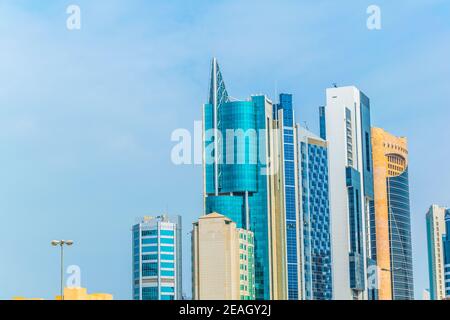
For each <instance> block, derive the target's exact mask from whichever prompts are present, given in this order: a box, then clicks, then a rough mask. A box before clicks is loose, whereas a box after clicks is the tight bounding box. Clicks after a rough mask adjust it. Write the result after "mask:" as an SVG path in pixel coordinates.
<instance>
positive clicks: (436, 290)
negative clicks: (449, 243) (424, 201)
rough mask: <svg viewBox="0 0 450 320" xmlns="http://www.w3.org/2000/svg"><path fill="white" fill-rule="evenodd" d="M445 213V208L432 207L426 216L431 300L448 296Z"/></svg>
mask: <svg viewBox="0 0 450 320" xmlns="http://www.w3.org/2000/svg"><path fill="white" fill-rule="evenodd" d="M445 212H446V209H445V208H443V207H440V206H437V205H432V206H431V207H430V209H429V210H428V212H427V214H426V223H427V244H428V274H429V277H430V299H431V300H443V299H444V298H445V296H446V294H445V273H444V270H445V268H444V244H443V239H444V236H445V235H446V233H447V231H446V224H445Z"/></svg>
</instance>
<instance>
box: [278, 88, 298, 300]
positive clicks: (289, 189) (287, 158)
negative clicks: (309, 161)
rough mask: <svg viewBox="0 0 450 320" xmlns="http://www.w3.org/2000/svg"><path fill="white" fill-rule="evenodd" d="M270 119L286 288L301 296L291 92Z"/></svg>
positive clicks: (294, 296) (292, 295)
mask: <svg viewBox="0 0 450 320" xmlns="http://www.w3.org/2000/svg"><path fill="white" fill-rule="evenodd" d="M274 119H276V120H277V122H278V127H279V128H280V135H279V137H280V139H281V141H280V143H279V145H280V147H281V149H282V150H281V151H280V154H282V156H283V157H282V161H280V170H281V175H280V180H281V181H280V184H281V185H282V186H283V190H282V191H283V200H284V217H285V219H286V221H285V227H286V230H285V236H286V249H285V252H286V258H285V263H286V271H287V276H286V282H287V283H286V288H287V298H288V299H289V300H299V299H301V298H302V259H301V222H300V219H301V218H300V208H299V207H300V206H299V198H298V197H299V187H298V186H299V184H298V181H299V176H298V172H299V168H298V154H299V153H298V141H297V126H296V125H295V122H294V119H295V116H294V108H293V102H292V95H291V94H284V93H283V94H280V96H279V103H278V104H276V105H274Z"/></svg>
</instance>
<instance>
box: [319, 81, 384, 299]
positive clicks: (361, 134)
mask: <svg viewBox="0 0 450 320" xmlns="http://www.w3.org/2000/svg"><path fill="white" fill-rule="evenodd" d="M326 96H327V104H326V106H325V107H322V108H321V110H320V114H321V121H320V123H321V134H322V138H323V139H326V140H327V141H328V157H329V163H330V168H329V191H330V213H331V244H332V250H331V251H332V255H333V263H332V269H333V273H332V274H333V298H334V299H337V300H351V299H356V300H363V299H371V298H373V297H371V296H372V295H373V294H372V293H371V292H372V291H370V290H368V285H367V284H368V281H367V280H368V278H369V270H371V269H373V268H372V266H374V261H373V260H372V259H371V248H370V247H371V243H370V241H369V239H370V221H371V219H370V216H371V214H373V209H372V210H371V207H373V199H374V194H373V166H372V150H371V120H370V100H369V98H368V97H367V96H366V95H364V93H362V92H361V91H360V90H358V89H357V88H356V87H341V88H330V89H327V91H326ZM369 267H370V268H369ZM370 280H371V281H370V282H369V283H370V288H369V289H371V288H373V287H374V286H376V284H373V277H371V279H370Z"/></svg>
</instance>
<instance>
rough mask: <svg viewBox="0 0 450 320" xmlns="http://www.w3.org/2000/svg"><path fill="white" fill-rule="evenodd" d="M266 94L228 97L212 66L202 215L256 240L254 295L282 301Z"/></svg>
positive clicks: (275, 142)
mask: <svg viewBox="0 0 450 320" xmlns="http://www.w3.org/2000/svg"><path fill="white" fill-rule="evenodd" d="M273 110H274V106H273V103H272V102H271V101H270V100H269V99H268V98H267V97H266V96H262V95H259V96H252V97H251V98H250V99H248V100H245V101H237V100H233V99H231V98H230V97H229V95H228V93H227V90H226V88H225V84H224V81H223V77H222V74H221V72H220V69H219V65H218V63H217V60H216V59H213V62H212V71H211V84H210V95H209V101H208V103H207V104H205V105H204V110H203V115H204V119H203V120H204V121H203V124H204V140H205V143H204V148H203V151H204V154H203V159H204V198H205V203H204V206H205V214H210V213H213V212H217V213H219V214H222V215H224V216H226V217H228V218H230V219H231V220H232V221H234V222H235V223H236V225H237V227H238V228H240V229H245V230H250V231H252V232H253V233H254V240H255V253H254V254H255V296H256V299H258V300H268V299H275V300H276V299H286V298H287V290H286V263H285V248H286V246H285V243H286V241H285V239H286V238H285V234H284V232H285V226H284V225H285V218H284V210H283V208H284V198H283V192H282V191H283V186H282V184H281V178H280V171H281V170H280V165H279V164H280V159H281V157H282V155H281V154H280V152H279V150H280V148H279V141H280V138H279V133H278V131H277V130H276V129H277V128H278V123H277V121H276V120H274V118H273Z"/></svg>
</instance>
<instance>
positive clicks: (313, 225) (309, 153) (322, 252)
mask: <svg viewBox="0 0 450 320" xmlns="http://www.w3.org/2000/svg"><path fill="white" fill-rule="evenodd" d="M298 131H299V134H298V137H299V138H298V141H299V148H300V182H301V183H300V193H301V206H302V210H301V212H302V227H303V228H302V239H303V242H302V244H303V246H302V248H303V250H302V255H303V259H302V260H303V277H304V281H303V283H304V299H305V300H331V299H332V297H333V280H332V269H331V264H332V258H331V240H330V205H329V192H328V147H327V142H326V141H325V140H323V139H321V138H319V137H317V136H315V135H314V134H312V133H311V132H309V131H307V130H305V129H304V128H299V129H298Z"/></svg>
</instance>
